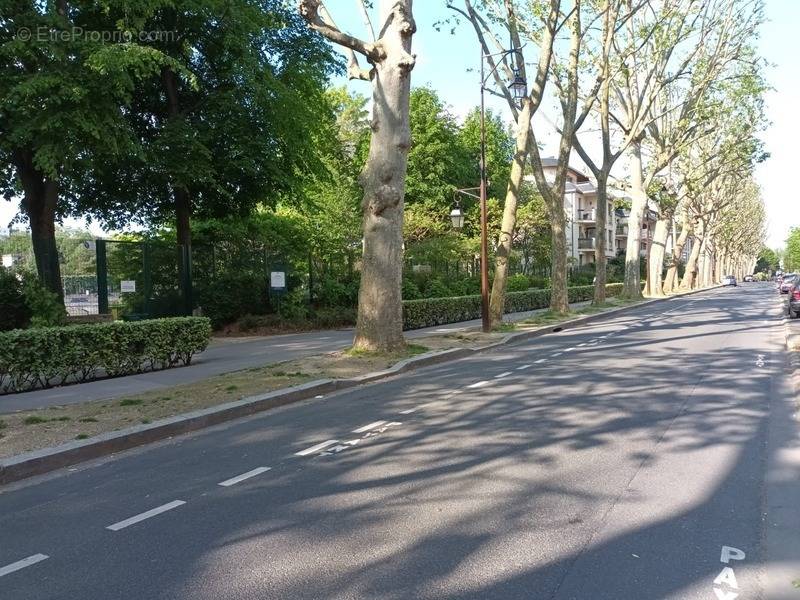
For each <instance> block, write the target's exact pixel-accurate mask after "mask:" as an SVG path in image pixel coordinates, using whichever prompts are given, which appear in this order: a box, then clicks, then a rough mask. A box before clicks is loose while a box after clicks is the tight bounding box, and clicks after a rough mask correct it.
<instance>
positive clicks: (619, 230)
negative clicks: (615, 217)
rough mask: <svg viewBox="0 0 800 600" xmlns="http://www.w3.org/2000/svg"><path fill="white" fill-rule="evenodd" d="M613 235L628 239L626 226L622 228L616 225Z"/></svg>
mask: <svg viewBox="0 0 800 600" xmlns="http://www.w3.org/2000/svg"><path fill="white" fill-rule="evenodd" d="M615 235H616V236H617V237H628V226H627V225H622V226H619V225H618V226H617V230H616V234H615Z"/></svg>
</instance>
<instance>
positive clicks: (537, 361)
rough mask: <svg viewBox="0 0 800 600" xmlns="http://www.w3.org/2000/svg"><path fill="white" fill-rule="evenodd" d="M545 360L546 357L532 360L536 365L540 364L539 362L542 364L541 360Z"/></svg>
mask: <svg viewBox="0 0 800 600" xmlns="http://www.w3.org/2000/svg"><path fill="white" fill-rule="evenodd" d="M546 360H547V359H546V358H540V359H539V360H536V361H534V362H535V363H536V364H537V365H540V364H542V363H543V362H545V361H546Z"/></svg>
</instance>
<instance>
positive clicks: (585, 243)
mask: <svg viewBox="0 0 800 600" xmlns="http://www.w3.org/2000/svg"><path fill="white" fill-rule="evenodd" d="M595 241H596V240H595V238H593V237H590V238H578V250H590V251H592V252H594V246H595Z"/></svg>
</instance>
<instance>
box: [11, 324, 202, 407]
mask: <svg viewBox="0 0 800 600" xmlns="http://www.w3.org/2000/svg"><path fill="white" fill-rule="evenodd" d="M210 338H211V323H210V322H209V320H208V319H206V318H202V317H177V318H172V319H152V320H147V321H138V322H130V323H127V322H114V323H99V324H91V325H71V326H67V327H38V328H31V329H16V330H13V331H6V332H2V333H0V392H3V393H8V392H21V391H25V390H30V389H35V388H49V387H54V386H59V385H64V384H67V383H79V382H85V381H91V380H93V379H97V378H100V377H116V376H120V375H131V374H134V373H142V372H144V371H153V370H158V369H167V368H170V367H175V366H178V365H188V364H190V363H191V360H192V357H193V356H194V355H195V354H196V353H198V352H202V351H203V350H205V349H206V347H207V346H208V342H209V340H210Z"/></svg>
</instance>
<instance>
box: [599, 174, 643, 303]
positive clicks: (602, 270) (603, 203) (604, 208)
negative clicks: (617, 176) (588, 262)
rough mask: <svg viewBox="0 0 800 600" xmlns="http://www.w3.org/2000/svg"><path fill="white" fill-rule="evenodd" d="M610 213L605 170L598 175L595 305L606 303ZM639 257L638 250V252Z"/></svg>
mask: <svg viewBox="0 0 800 600" xmlns="http://www.w3.org/2000/svg"><path fill="white" fill-rule="evenodd" d="M607 213H608V173H607V172H606V170H605V169H602V170H600V171H599V172H598V173H597V211H596V215H595V224H596V226H597V230H596V233H595V249H594V268H595V272H594V273H595V284H594V300H593V303H594V304H603V303H604V302H605V301H606V220H607ZM636 254H637V255H638V254H639V253H638V250H637V253H636Z"/></svg>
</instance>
